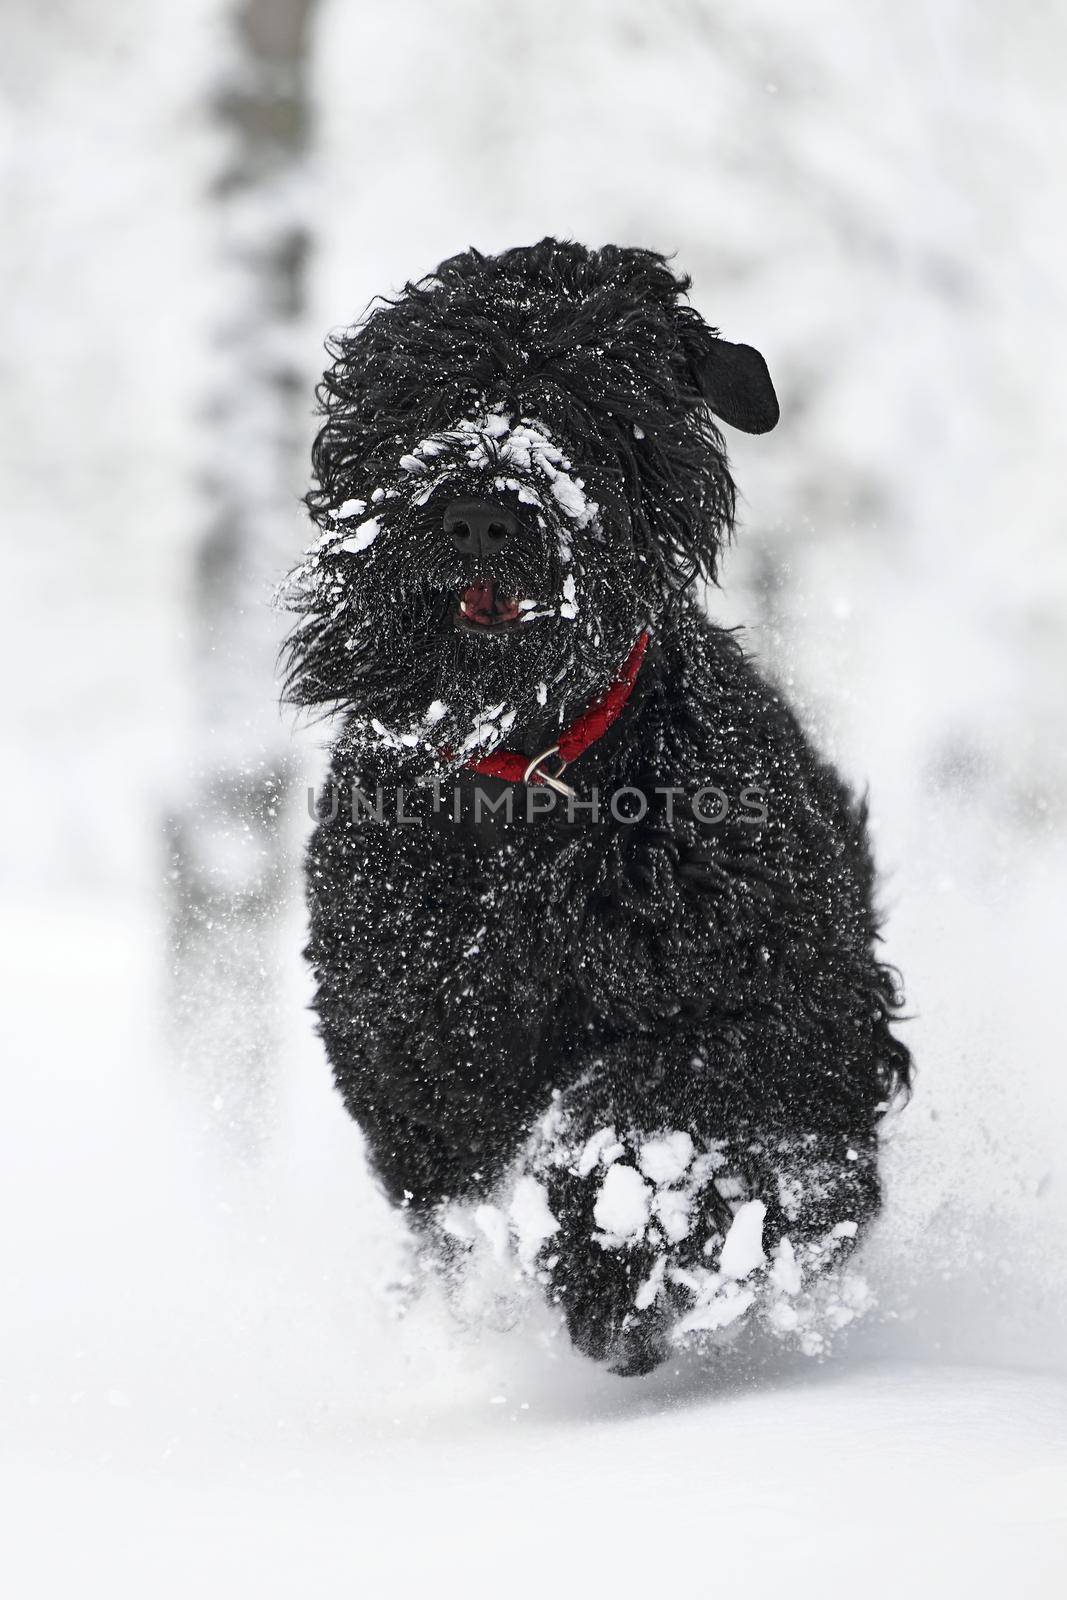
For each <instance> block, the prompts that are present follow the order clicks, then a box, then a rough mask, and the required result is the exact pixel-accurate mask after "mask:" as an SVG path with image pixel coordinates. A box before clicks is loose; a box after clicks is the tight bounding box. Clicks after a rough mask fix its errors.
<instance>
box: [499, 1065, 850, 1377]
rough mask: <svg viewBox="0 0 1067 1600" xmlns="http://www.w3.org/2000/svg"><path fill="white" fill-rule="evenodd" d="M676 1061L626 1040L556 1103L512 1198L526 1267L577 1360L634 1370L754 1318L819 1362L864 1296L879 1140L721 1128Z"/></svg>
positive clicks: (694, 1077)
mask: <svg viewBox="0 0 1067 1600" xmlns="http://www.w3.org/2000/svg"><path fill="white" fill-rule="evenodd" d="M676 1055H677V1049H676V1045H675V1044H674V1043H670V1042H666V1041H664V1042H663V1043H661V1044H656V1043H655V1042H653V1041H652V1040H649V1039H633V1040H629V1041H623V1042H620V1043H615V1044H613V1045H611V1046H610V1047H608V1048H606V1049H601V1050H599V1051H598V1052H597V1054H596V1055H595V1057H592V1058H591V1059H590V1060H589V1062H588V1066H587V1070H586V1071H585V1073H584V1075H583V1076H582V1078H581V1079H580V1080H579V1081H578V1082H577V1083H576V1084H575V1086H574V1087H573V1088H571V1089H570V1090H568V1091H566V1092H565V1093H563V1094H561V1095H558V1096H557V1097H556V1098H555V1100H554V1101H553V1104H552V1106H551V1108H550V1110H549V1112H548V1113H547V1115H546V1116H544V1117H543V1118H542V1119H541V1121H540V1122H539V1124H538V1125H537V1127H536V1130H535V1132H534V1135H533V1137H532V1139H531V1142H530V1145H529V1147H528V1149H527V1152H526V1157H525V1160H524V1164H523V1167H522V1171H521V1175H520V1177H519V1178H518V1180H517V1182H516V1183H515V1186H514V1189H513V1191H512V1192H513V1196H514V1197H513V1198H512V1199H511V1200H510V1214H511V1224H512V1229H513V1231H514V1232H515V1233H516V1234H517V1236H518V1242H519V1253H520V1258H524V1259H525V1261H526V1263H527V1265H528V1267H529V1269H530V1270H531V1271H532V1272H533V1274H534V1275H535V1276H536V1277H538V1278H539V1279H540V1281H541V1283H542V1284H543V1286H544V1287H545V1290H546V1292H547V1294H548V1296H549V1298H550V1300H551V1301H553V1302H554V1303H555V1304H557V1305H558V1306H559V1307H560V1309H561V1311H562V1312H563V1315H564V1317H565V1319H566V1322H567V1326H568V1330H569V1332H570V1335H571V1338H572V1340H573V1342H574V1344H575V1345H576V1347H577V1348H578V1349H579V1350H581V1351H582V1352H583V1353H585V1354H586V1355H589V1356H591V1357H592V1358H593V1359H594V1360H600V1361H606V1362H607V1363H608V1364H609V1365H610V1366H611V1367H612V1369H613V1370H615V1371H617V1372H620V1373H627V1374H629V1373H641V1372H645V1371H648V1370H649V1369H650V1368H652V1367H654V1366H656V1365H657V1363H658V1362H660V1361H661V1360H663V1358H664V1357H665V1355H666V1354H667V1353H668V1352H669V1350H670V1348H671V1345H672V1342H674V1343H678V1342H684V1341H685V1340H686V1339H687V1337H688V1336H689V1335H699V1334H702V1333H705V1332H717V1331H719V1330H724V1329H728V1328H730V1327H732V1326H733V1325H735V1324H736V1325H740V1323H741V1321H742V1320H743V1319H744V1318H745V1317H746V1315H747V1313H748V1312H749V1311H750V1310H752V1311H754V1312H755V1313H757V1314H758V1315H759V1316H760V1317H761V1319H763V1320H764V1321H765V1322H766V1323H767V1324H768V1325H769V1326H770V1328H771V1329H772V1331H774V1332H775V1333H778V1334H781V1335H789V1336H791V1337H792V1336H794V1335H795V1336H796V1338H797V1340H798V1342H799V1343H800V1344H801V1345H802V1347H804V1348H806V1349H808V1350H810V1351H812V1352H816V1351H818V1350H820V1349H822V1348H823V1347H824V1345H825V1341H826V1339H827V1337H828V1336H829V1334H830V1333H832V1331H833V1330H834V1328H835V1327H838V1326H841V1325H843V1324H844V1323H845V1322H847V1321H849V1320H851V1319H852V1317H853V1316H855V1315H856V1314H857V1313H858V1312H859V1311H860V1310H862V1309H863V1307H864V1303H865V1300H866V1293H867V1292H866V1289H865V1286H864V1285H863V1284H862V1282H861V1280H859V1279H858V1278H857V1277H856V1276H855V1274H848V1273H842V1272H841V1271H839V1270H838V1269H840V1268H841V1267H842V1266H843V1263H844V1262H845V1260H846V1258H847V1257H848V1255H849V1254H850V1252H851V1250H852V1247H853V1244H854V1241H855V1239H856V1237H857V1234H858V1232H859V1228H860V1225H861V1223H862V1222H863V1220H864V1219H866V1218H868V1217H869V1216H870V1215H871V1214H872V1213H873V1211H875V1210H876V1209H877V1205H878V1176H877V1168H876V1160H875V1155H876V1152H875V1145H874V1140H873V1138H872V1139H869V1140H867V1141H865V1142H859V1141H857V1142H856V1143H853V1142H851V1141H850V1140H849V1139H847V1138H846V1137H844V1136H843V1135H840V1134H834V1133H828V1132H821V1133H815V1132H812V1133H806V1134H791V1135H789V1136H788V1137H785V1136H783V1135H781V1134H780V1133H775V1134H768V1133H767V1132H761V1131H760V1130H759V1128H758V1126H755V1125H751V1124H749V1125H745V1126H741V1125H740V1124H738V1123H736V1122H734V1123H733V1124H732V1125H731V1126H730V1127H727V1126H725V1125H722V1123H721V1119H720V1126H719V1127H718V1128H713V1126H712V1124H713V1122H714V1119H713V1118H712V1117H711V1116H710V1115H709V1112H708V1108H707V1106H706V1104H705V1103H704V1101H705V1095H704V1093H703V1091H702V1090H701V1089H700V1088H699V1087H698V1084H699V1075H698V1074H696V1073H695V1072H690V1074H689V1078H690V1082H691V1083H692V1085H693V1090H694V1092H693V1093H687V1092H686V1090H685V1088H684V1087H683V1086H682V1084H681V1075H680V1074H679V1073H678V1070H677V1069H678V1063H677V1062H676V1060H675V1058H676ZM668 1057H669V1060H670V1063H671V1065H669V1066H667V1067H666V1069H665V1058H668ZM672 1077H674V1078H675V1081H674V1082H673V1083H672V1082H671V1079H672ZM527 1235H528V1236H527Z"/></svg>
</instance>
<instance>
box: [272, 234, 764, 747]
mask: <svg viewBox="0 0 1067 1600" xmlns="http://www.w3.org/2000/svg"><path fill="white" fill-rule="evenodd" d="M686 287H687V283H686V282H685V281H683V280H679V279H677V278H675V276H674V275H673V273H671V271H670V269H669V268H668V267H667V265H666V262H665V261H664V260H663V258H662V257H660V256H656V255H653V254H652V253H650V252H646V251H637V250H620V249H615V248H613V247H609V248H607V249H605V250H601V251H597V252H593V251H588V250H585V249H583V248H582V247H581V246H578V245H572V244H559V243H557V242H555V241H553V240H545V241H543V243H542V244H540V245H537V246H534V247H532V248H530V249H524V250H512V251H508V252H506V253H505V254H504V255H502V256H497V257H483V256H480V255H478V254H477V253H476V252H474V251H471V252H467V253H466V254H464V255H461V256H457V257H455V258H453V259H452V260H450V261H447V262H444V263H443V264H442V266H441V267H439V268H438V270H437V272H436V273H435V274H434V275H433V276H432V277H431V278H428V279H425V280H423V281H422V282H421V283H419V284H415V285H409V286H408V288H407V290H406V292H405V294H404V295H403V296H402V297H401V298H400V299H398V300H397V301H396V302H395V303H392V304H386V305H383V306H381V307H379V308H377V309H375V310H374V311H373V312H372V313H371V314H370V316H369V317H368V318H367V320H366V322H365V323H364V324H363V326H362V327H361V328H359V329H357V330H356V331H355V332H353V333H352V334H350V335H345V336H343V337H341V338H339V339H338V340H337V341H336V342H335V343H334V345H333V346H332V347H331V348H332V354H333V355H334V358H335V359H334V364H333V366H332V367H331V368H330V369H329V371H328V372H327V373H326V375H325V377H324V379H323V383H322V385H321V388H320V391H319V395H320V400H321V402H322V406H323V410H324V413H325V419H326V420H325V423H324V425H323V427H322V430H321V432H320V434H319V437H318V439H317V441H316V444H315V451H314V466H315V472H316V478H317V488H316V489H314V490H313V491H312V493H311V494H310V495H309V496H308V506H309V508H310V510H311V512H312V515H313V517H314V518H315V521H316V523H317V524H318V528H319V537H318V539H317V540H316V542H315V543H314V544H313V545H312V546H311V547H310V548H309V550H308V551H307V552H306V554H305V558H304V561H303V562H302V563H301V565H299V566H298V567H297V568H296V569H295V570H294V571H293V573H291V574H290V576H289V579H288V580H287V583H286V585H285V587H284V590H283V596H284V600H285V603H286V604H288V605H289V606H290V607H291V608H292V609H293V610H295V611H297V612H298V613H300V614H301V616H302V619H303V620H302V621H301V622H300V624H298V626H297V628H296V629H295V630H294V633H293V635H292V637H291V639H290V642H289V667H290V672H289V682H288V687H289V693H290V696H291V698H292V699H293V700H295V701H296V702H298V703H301V704H319V705H327V706H330V705H336V706H341V707H346V708H348V709H349V710H350V711H351V713H352V715H351V716H350V718H349V721H348V724H347V727H348V733H349V737H351V738H353V739H355V740H356V741H357V742H360V741H362V742H363V743H365V744H366V745H368V746H370V747H378V748H382V749H391V750H393V751H395V752H397V753H399V754H401V755H403V756H404V758H405V761H406V763H407V765H409V766H416V767H422V768H423V770H426V771H429V770H432V769H433V768H435V767H439V766H441V765H442V764H446V765H447V764H448V763H450V762H458V761H461V760H463V759H466V758H468V757H469V756H470V755H471V754H473V753H475V752H476V751H477V752H484V751H486V750H490V749H492V748H494V747H495V746H497V745H499V744H501V743H504V742H505V741H506V740H507V739H508V738H509V736H510V738H511V739H513V740H518V741H519V742H521V736H522V734H523V732H524V731H526V732H529V731H530V730H535V729H536V730H542V729H545V728H546V727H547V726H548V725H549V724H550V722H551V720H552V719H553V718H558V719H562V720H567V718H568V717H569V716H570V715H573V714H575V713H576V712H577V711H578V710H580V709H582V708H583V707H584V706H585V705H586V704H587V703H588V702H589V700H590V699H591V697H592V696H593V695H595V694H596V693H597V692H598V690H600V689H603V688H604V687H605V686H606V684H607V683H608V682H609V681H610V680H611V678H612V677H613V675H614V673H615V672H616V671H617V670H618V668H619V666H620V665H621V663H622V662H623V661H624V660H625V658H626V656H627V654H628V652H629V650H630V648H631V647H632V645H633V643H634V641H635V639H636V638H637V636H638V634H639V633H640V631H641V629H642V628H644V627H645V626H647V625H649V624H652V625H653V626H654V625H655V624H656V622H657V620H658V619H659V617H660V616H661V615H662V613H663V611H664V608H665V607H666V606H668V605H669V604H670V601H671V598H672V596H674V595H675V594H677V592H678V591H679V589H680V588H682V587H684V585H685V584H686V583H687V582H688V581H689V579H690V578H691V577H692V576H693V574H694V573H696V572H703V573H705V574H708V575H710V574H712V573H713V572H714V568H715V563H716V559H717V555H718V552H719V549H720V547H721V544H722V542H723V540H724V539H725V538H726V537H727V536H728V534H729V530H730V526H731V521H732V515H733V504H734V489H733V483H732V481H731V479H730V476H729V472H728V469H727V464H726V457H725V452H724V449H723V442H722V437H721V435H720V434H719V432H718V430H717V428H716V426H715V424H714V422H713V420H712V412H713V411H714V412H715V414H717V415H719V416H721V417H722V418H723V419H724V420H726V421H728V422H731V423H733V424H734V425H737V426H741V427H744V428H746V429H748V430H749V431H753V432H759V431H763V430H764V429H765V428H767V427H772V426H773V425H774V422H775V421H776V420H777V403H776V401H775V399H774V391H773V389H772V388H771V384H770V379H769V377H768V376H767V370H766V366H765V365H764V363H763V360H762V358H761V357H760V356H758V355H757V353H756V352H755V351H753V350H749V349H748V347H747V346H742V345H728V344H727V343H726V342H725V341H724V340H721V339H719V338H717V337H716V335H715V334H714V333H713V332H712V330H710V329H708V328H707V327H706V326H705V324H704V323H703V322H702V321H701V320H700V318H699V317H698V316H697V314H696V313H695V312H694V311H692V310H691V309H690V308H689V307H688V306H685V305H680V304H679V296H680V295H681V294H682V293H684V290H685V288H686Z"/></svg>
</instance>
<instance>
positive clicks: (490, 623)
mask: <svg viewBox="0 0 1067 1600" xmlns="http://www.w3.org/2000/svg"><path fill="white" fill-rule="evenodd" d="M529 608H530V603H529V602H528V601H524V600H523V599H522V597H521V595H510V594H501V593H500V591H499V589H498V588H497V586H496V583H495V582H494V580H493V579H492V578H475V580H474V582H473V583H471V584H468V586H467V588H466V589H463V590H462V591H461V592H460V597H459V610H458V611H457V613H456V622H457V623H458V625H459V626H460V627H463V628H477V629H480V630H485V629H503V628H514V627H515V626H516V625H517V624H518V623H519V622H521V621H522V618H523V615H524V613H525V612H526V611H527V610H528V609H529Z"/></svg>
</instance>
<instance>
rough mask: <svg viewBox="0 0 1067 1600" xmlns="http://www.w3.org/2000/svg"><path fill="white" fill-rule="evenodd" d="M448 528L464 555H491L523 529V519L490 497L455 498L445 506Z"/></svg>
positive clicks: (455, 543)
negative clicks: (492, 502)
mask: <svg viewBox="0 0 1067 1600" xmlns="http://www.w3.org/2000/svg"><path fill="white" fill-rule="evenodd" d="M444 529H445V532H446V533H447V534H449V535H450V536H451V539H452V543H453V544H454V545H455V547H456V549H457V550H458V551H459V552H460V554H461V555H465V556H490V555H492V554H493V553H494V551H496V550H499V549H500V547H501V545H502V544H503V543H504V542H505V540H506V539H509V538H510V537H511V535H512V534H514V533H518V531H519V519H518V517H516V516H514V515H513V514H512V513H511V512H510V511H505V509H504V507H503V506H494V505H490V504H489V502H488V501H487V500H453V502H452V504H451V505H450V506H448V507H447V508H446V510H445V515H444Z"/></svg>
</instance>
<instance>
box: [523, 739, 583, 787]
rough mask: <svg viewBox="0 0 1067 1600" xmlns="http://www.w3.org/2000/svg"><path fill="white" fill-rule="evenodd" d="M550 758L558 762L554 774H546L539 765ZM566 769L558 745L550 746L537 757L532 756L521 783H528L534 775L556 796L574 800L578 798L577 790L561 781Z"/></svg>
mask: <svg viewBox="0 0 1067 1600" xmlns="http://www.w3.org/2000/svg"><path fill="white" fill-rule="evenodd" d="M552 756H555V757H556V759H557V760H558V761H559V766H558V767H557V768H556V770H555V772H547V771H546V770H545V768H544V767H543V766H542V764H541V763H542V762H544V761H548V760H549V759H550V758H551V757H552ZM566 768H567V763H566V761H565V760H564V759H563V757H562V756H561V755H560V753H559V745H558V744H550V745H549V747H548V749H547V750H542V751H541V754H540V755H539V756H534V758H533V760H532V761H531V762H530V764H529V766H528V767H527V768H526V771H525V772H524V773H523V775H522V781H523V783H530V782H532V781H533V779H534V776H535V774H536V776H537V778H538V779H539V780H540V782H541V783H545V784H547V785H548V787H549V788H550V789H555V791H556V793H557V794H561V795H564V796H565V797H566V798H567V799H569V800H576V799H577V798H578V791H577V789H572V788H571V786H570V784H569V783H564V782H563V781H562V778H563V773H564V772H565V771H566Z"/></svg>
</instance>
